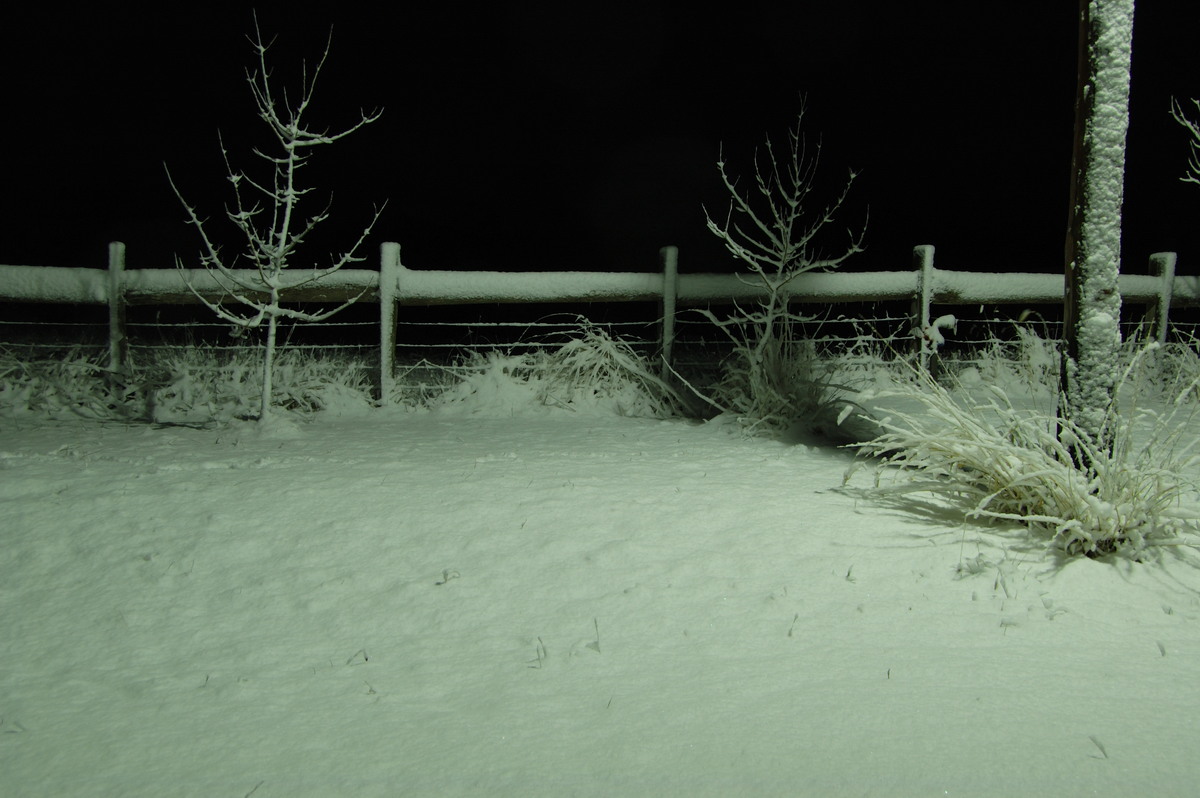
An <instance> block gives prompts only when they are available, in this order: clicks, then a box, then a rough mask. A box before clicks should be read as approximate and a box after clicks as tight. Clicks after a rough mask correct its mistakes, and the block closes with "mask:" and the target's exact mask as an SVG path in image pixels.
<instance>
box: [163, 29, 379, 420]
mask: <svg viewBox="0 0 1200 798" xmlns="http://www.w3.org/2000/svg"><path fill="white" fill-rule="evenodd" d="M250 44H251V46H252V48H253V50H254V53H255V55H256V56H257V66H256V68H255V69H248V70H247V71H246V79H247V82H248V83H249V84H250V91H251V93H252V94H253V96H254V103H255V105H256V106H257V108H258V115H259V117H260V118H261V119H262V120H263V122H265V123H266V124H267V126H268V127H269V128H270V129H271V133H272V134H273V136H274V138H275V141H276V142H277V143H278V145H279V150H278V151H277V152H275V153H268V152H263V151H262V150H259V149H257V148H255V149H254V154H255V155H257V156H258V157H259V158H261V159H262V160H263V161H265V162H266V163H267V164H270V166H269V168H268V169H265V170H264V172H268V173H269V176H268V177H267V178H266V179H257V178H254V177H251V176H250V175H249V174H247V173H246V172H244V171H240V170H237V169H235V168H234V167H233V165H232V163H231V161H230V158H229V152H228V151H227V150H226V149H225V143H224V139H223V138H222V139H220V144H221V154H222V156H223V158H224V160H225V166H226V171H227V173H228V179H229V182H230V183H231V184H232V185H233V203H232V206H230V207H228V208H226V216H227V217H228V218H229V221H231V222H232V223H233V224H234V226H235V227H236V228H237V229H238V230H239V231H240V233H241V236H242V237H243V238H244V239H245V249H244V250H243V252H242V253H241V254H240V255H235V256H234V258H233V259H232V260H230V259H227V257H226V256H225V255H224V253H222V251H221V249H220V247H219V246H218V245H217V244H216V243H215V240H214V238H213V237H212V236H210V235H209V228H208V226H207V224H206V220H204V219H202V218H201V217H200V216H199V215H198V214H197V212H196V209H195V207H194V206H192V205H190V204H188V202H187V201H186V200H185V199H184V198H183V194H182V193H181V192H180V190H179V188H178V187H177V186H176V185H175V181H174V179H173V178H172V177H171V174H170V170H168V171H167V179H168V180H169V181H170V183H171V188H172V190H173V191H174V192H175V196H176V197H178V198H179V201H180V202H181V203H182V204H183V207H184V209H185V210H186V211H187V216H188V223H189V224H191V225H192V226H193V227H195V228H196V230H197V231H198V232H199V234H200V238H201V241H202V242H203V248H202V250H201V255H200V262H201V264H202V265H203V266H204V268H205V269H207V270H208V272H209V274H210V275H211V276H212V278H213V280H214V281H215V282H216V284H217V285H218V286H219V291H220V293H221V296H220V297H219V298H217V299H215V300H214V299H210V296H211V295H212V293H211V292H206V291H205V290H202V289H201V288H199V287H197V286H196V285H194V284H193V282H192V281H191V280H190V279H189V278H188V276H187V271H186V270H184V268H183V264H182V262H181V261H180V260H179V259H176V266H177V267H178V268H179V269H180V270H181V271H182V272H183V273H184V279H185V281H186V282H187V285H188V288H190V289H191V291H192V293H194V294H195V295H196V297H197V298H198V299H199V300H200V301H201V302H203V303H204V304H205V305H207V306H208V308H209V309H210V310H212V311H213V312H214V313H215V314H216V315H217V317H218V318H220V319H221V320H222V321H225V322H228V323H230V324H232V325H234V326H235V327H236V328H238V329H240V330H249V329H254V328H259V327H261V326H262V325H263V324H264V322H265V325H266V336H265V340H264V343H263V363H262V367H263V368H262V402H261V410H260V413H259V422H260V423H265V422H267V421H268V420H269V418H270V409H271V394H272V371H273V368H274V361H275V347H276V333H277V330H278V327H279V323H280V321H281V320H283V319H288V320H291V321H294V322H319V321H324V320H325V319H328V318H329V317H331V316H333V315H334V314H336V313H338V312H339V311H341V310H344V309H345V308H346V307H348V306H349V305H351V304H353V303H354V302H355V301H357V300H358V299H359V298H360V297H361V296H362V293H365V289H364V291H363V292H362V293H360V294H359V295H358V296H355V297H352V298H350V299H349V300H347V301H346V302H343V303H342V304H341V305H339V306H337V307H335V308H332V309H324V310H320V311H305V310H300V309H298V308H296V307H284V305H283V304H282V303H283V302H284V301H285V299H286V296H287V295H288V294H289V292H293V291H295V290H296V289H298V288H302V287H305V286H311V285H313V284H315V283H318V282H319V281H321V280H323V279H324V278H326V277H328V276H329V275H331V274H333V273H334V272H336V271H338V270H339V269H341V268H342V267H343V266H346V265H347V264H349V263H356V262H360V261H362V260H363V258H361V257H358V255H357V253H358V251H359V249H360V247H361V246H362V245H363V242H364V241H366V239H367V237H368V236H369V235H370V234H371V230H372V228H373V227H374V226H375V223H376V222H377V221H378V220H379V217H380V215H381V214H382V213H383V207H384V206H380V207H379V208H377V209H376V211H375V214H374V216H373V218H372V219H371V221H370V223H368V224H367V226H366V227H365V228H364V229H363V231H362V233H360V234H359V236H358V238H357V239H356V240H355V241H354V242H353V244H352V245H351V246H350V247H349V248H348V249H346V250H345V251H344V252H342V253H341V254H339V255H334V256H332V257H331V258H330V264H329V265H328V266H326V267H324V268H316V267H314V268H311V269H306V270H304V271H303V272H299V271H297V272H289V271H288V269H289V267H290V266H292V265H293V261H294V258H295V255H296V252H297V250H298V249H299V248H300V246H301V245H302V244H303V243H304V242H305V239H306V238H308V236H309V234H310V233H311V232H312V231H313V229H314V228H315V227H317V226H318V225H319V224H321V223H322V222H324V221H325V220H327V219H328V218H329V212H330V204H331V202H332V200H330V201H329V202H327V203H326V204H325V206H324V208H322V209H321V210H319V211H318V212H316V213H314V214H312V215H311V216H309V217H308V218H306V219H304V218H302V214H301V204H302V200H303V199H304V197H305V195H307V194H308V193H310V192H311V191H312V188H303V187H301V184H300V182H299V180H298V178H299V173H300V170H301V168H302V167H304V166H305V165H306V163H307V161H308V159H309V157H310V155H311V152H312V150H313V149H314V148H316V147H321V146H324V145H327V144H333V143H334V142H336V141H339V140H341V139H343V138H345V137H346V136H348V135H350V134H351V133H354V132H355V131H357V130H359V129H360V128H362V127H364V126H366V125H369V124H371V123H372V122H374V121H376V120H377V119H379V117H380V115H381V114H382V110H376V111H374V112H372V113H370V114H367V113H360V119H359V121H358V122H357V123H355V124H354V125H352V126H351V127H349V128H347V129H345V130H342V131H341V132H338V133H330V132H328V130H320V131H315V130H312V129H310V128H308V127H306V126H305V122H304V120H303V116H304V114H305V112H306V111H307V110H308V107H309V104H310V103H311V102H312V98H313V91H314V89H315V87H316V82H317V78H318V77H319V76H320V73H321V69H322V67H323V66H324V65H325V60H326V59H327V58H328V57H329V50H330V45H331V44H332V32H331V33H330V39H329V40H328V41H327V42H326V45H325V50H324V53H323V54H322V55H321V59H320V61H319V62H318V63H317V65H316V68H315V69H313V70H312V74H311V75H310V74H309V70H308V66H307V65H304V67H303V70H302V77H301V88H300V95H299V98H298V100H297V102H296V103H295V104H294V105H292V104H289V102H288V95H287V92H286V90H285V91H283V93H282V96H278V95H277V94H276V87H275V85H274V84H273V83H272V81H271V72H270V70H268V69H267V50H268V48H269V47H270V43H269V42H268V43H264V42H263V39H262V35H261V33H260V32H259V30H258V22H257V19H256V20H255V37H254V38H253V39H251V40H250ZM384 205H386V203H384ZM241 258H244V259H245V260H246V261H248V262H249V264H250V265H249V267H247V268H235V267H236V266H237V265H238V261H239V259H241ZM230 300H233V304H231V303H230Z"/></svg>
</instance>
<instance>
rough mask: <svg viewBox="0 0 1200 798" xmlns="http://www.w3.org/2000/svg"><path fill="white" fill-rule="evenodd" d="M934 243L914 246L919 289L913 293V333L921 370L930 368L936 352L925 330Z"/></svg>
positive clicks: (926, 327)
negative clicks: (931, 358)
mask: <svg viewBox="0 0 1200 798" xmlns="http://www.w3.org/2000/svg"><path fill="white" fill-rule="evenodd" d="M933 252H934V249H933V245H932V244H921V245H919V246H916V247H913V267H914V268H915V269H916V270H917V290H916V293H915V294H914V295H913V325H914V327H915V329H914V331H913V334H914V335H916V337H917V358H918V360H919V361H920V365H921V370H922V371H928V370H929V359H930V356H931V355H933V354H936V351H937V350H936V348H935V347H934V346H933V341H931V340H928V336H927V335H926V334H925V331H926V330H928V329H929V322H930V318H929V305H930V300H931V299H932V297H933Z"/></svg>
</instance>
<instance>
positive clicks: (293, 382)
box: [0, 347, 370, 425]
mask: <svg viewBox="0 0 1200 798" xmlns="http://www.w3.org/2000/svg"><path fill="white" fill-rule="evenodd" d="M104 360H105V356H104V355H103V354H98V353H97V354H88V353H86V352H85V351H84V350H83V349H81V348H75V349H72V350H69V351H68V352H67V354H65V355H64V356H62V357H59V358H45V359H36V360H34V359H29V358H21V357H20V356H19V355H18V354H17V353H15V352H12V351H5V352H3V353H0V412H3V413H4V414H6V415H9V416H24V415H40V416H44V417H49V418H78V417H83V418H92V419H98V420H108V421H143V422H156V423H163V424H189V425H206V424H218V423H224V422H227V421H231V420H233V419H237V418H248V417H251V416H252V415H253V414H254V410H255V408H256V406H257V404H258V400H259V394H260V392H261V390H262V372H261V368H262V367H261V364H260V363H259V362H258V360H259V357H258V353H257V352H256V351H254V350H251V349H216V348H211V347H180V348H178V349H175V348H169V349H154V350H149V353H148V354H146V355H145V356H144V357H143V358H140V360H141V361H142V362H140V363H138V364H135V366H134V367H133V370H132V373H131V374H129V375H113V374H111V373H110V372H108V371H107V369H106V368H105V367H104V365H103V363H104ZM368 373H369V372H368V367H367V364H366V363H365V362H361V361H357V360H354V359H349V358H344V357H334V356H322V355H314V354H311V353H306V352H303V351H299V350H285V351H284V352H282V353H281V355H280V356H279V357H278V358H277V359H276V361H275V375H276V380H275V386H274V392H273V397H274V404H275V406H276V407H279V408H282V409H283V410H285V411H288V412H292V413H299V414H301V415H305V414H310V413H315V412H337V413H346V412H350V411H351V410H354V409H358V408H364V409H365V408H367V407H369V406H370V382H369V379H368Z"/></svg>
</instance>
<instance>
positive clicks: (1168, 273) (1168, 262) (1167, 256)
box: [1150, 252, 1175, 344]
mask: <svg viewBox="0 0 1200 798" xmlns="http://www.w3.org/2000/svg"><path fill="white" fill-rule="evenodd" d="M1150 274H1151V275H1153V276H1155V277H1157V278H1158V280H1159V285H1158V299H1157V300H1155V303H1154V306H1153V307H1152V308H1151V313H1152V314H1153V315H1152V317H1151V320H1150V323H1151V325H1152V326H1151V330H1152V331H1153V332H1154V337H1155V339H1156V340H1157V341H1158V342H1159V343H1160V344H1165V343H1166V342H1167V326H1168V322H1169V319H1170V315H1171V300H1172V299H1173V297H1174V292H1175V253H1174V252H1155V253H1154V254H1153V255H1151V256H1150Z"/></svg>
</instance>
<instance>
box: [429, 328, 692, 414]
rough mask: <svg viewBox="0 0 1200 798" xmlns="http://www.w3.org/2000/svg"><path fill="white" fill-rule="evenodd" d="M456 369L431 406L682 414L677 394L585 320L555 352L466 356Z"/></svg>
mask: <svg viewBox="0 0 1200 798" xmlns="http://www.w3.org/2000/svg"><path fill="white" fill-rule="evenodd" d="M456 370H458V371H459V372H460V373H461V374H462V375H463V376H462V379H461V381H460V382H458V383H457V384H455V385H453V386H452V387H451V388H449V389H448V390H447V391H446V392H445V393H444V394H442V396H440V397H438V398H436V399H434V400H432V402H431V405H432V406H434V407H441V408H459V409H464V410H467V411H469V412H485V411H496V410H499V411H501V412H505V413H510V412H515V411H516V410H518V409H530V408H543V407H558V408H562V409H567V410H572V411H579V410H584V409H599V410H602V411H614V412H616V413H618V414H620V415H627V416H642V417H649V418H666V417H670V416H675V415H680V414H681V413H682V411H683V409H684V405H685V400H684V398H683V397H682V396H681V395H680V393H679V392H678V391H676V390H675V389H674V388H673V387H672V386H671V385H669V384H667V383H666V382H665V381H664V380H663V379H662V378H660V377H659V376H658V375H657V374H655V373H654V370H653V367H652V365H651V363H650V362H649V361H648V360H647V359H646V358H645V357H643V356H642V355H640V354H638V353H637V351H635V350H634V349H633V347H632V346H631V345H630V344H629V343H628V342H626V341H622V340H620V339H617V338H613V337H612V336H611V335H609V334H608V332H606V331H605V330H603V329H602V328H600V327H597V326H594V325H590V324H587V323H582V324H581V327H580V330H579V332H578V333H577V334H576V335H574V336H572V337H571V338H569V339H568V340H567V341H566V342H565V343H563V344H562V345H561V346H559V347H557V348H554V349H542V350H536V351H533V352H528V353H525V354H504V353H501V352H488V353H486V354H480V353H472V354H470V355H468V357H467V359H466V360H465V362H464V363H462V364H461V365H460V366H459V367H458V368H457V369H456Z"/></svg>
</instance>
